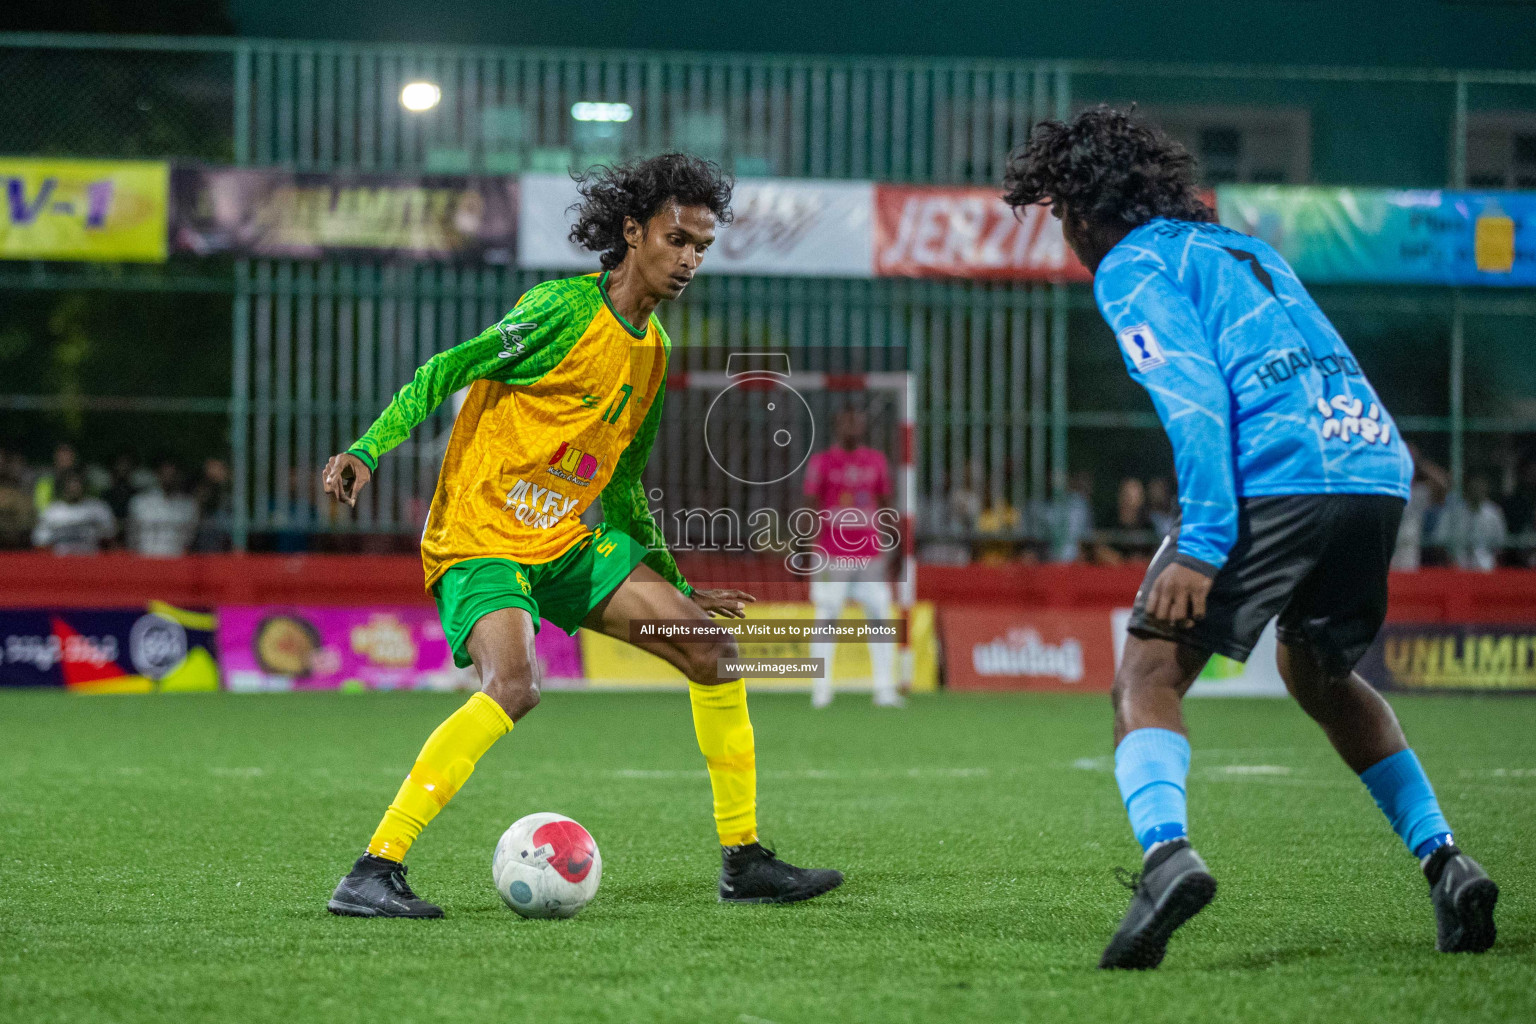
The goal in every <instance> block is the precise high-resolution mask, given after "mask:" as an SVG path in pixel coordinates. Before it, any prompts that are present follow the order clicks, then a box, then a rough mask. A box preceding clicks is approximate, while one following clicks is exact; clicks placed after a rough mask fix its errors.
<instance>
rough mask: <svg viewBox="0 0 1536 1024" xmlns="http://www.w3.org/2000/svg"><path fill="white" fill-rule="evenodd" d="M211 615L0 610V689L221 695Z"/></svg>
mask: <svg viewBox="0 0 1536 1024" xmlns="http://www.w3.org/2000/svg"><path fill="white" fill-rule="evenodd" d="M214 626H215V624H214V617H213V616H212V615H210V614H208V613H206V612H194V611H186V610H184V609H180V608H172V607H171V606H169V605H165V604H160V603H158V602H153V603H151V604H150V605H149V606H148V607H147V608H145V609H143V610H136V609H131V608H130V609H121V608H113V609H106V610H91V609H75V608H68V609H42V610H36V609H26V610H17V611H10V610H0V686H55V687H66V688H68V689H70V690H73V691H76V692H80V693H151V692H154V691H156V690H159V691H162V692H166V693H170V692H194V691H203V690H217V689H218V688H219V669H218V662H217V659H216V657H215V651H216V648H215V646H214Z"/></svg>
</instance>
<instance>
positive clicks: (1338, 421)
mask: <svg viewBox="0 0 1536 1024" xmlns="http://www.w3.org/2000/svg"><path fill="white" fill-rule="evenodd" d="M1317 411H1318V412H1319V413H1321V414H1322V417H1323V423H1322V427H1321V428H1320V429H1321V430H1322V434H1323V440H1325V441H1326V440H1329V439H1331V438H1338V439H1339V440H1340V441H1349V440H1352V439H1353V438H1355V437H1357V436H1358V437H1359V438H1360V440H1362V441H1364V442H1365V443H1366V444H1387V443H1389V442H1390V441H1391V440H1392V421H1391V420H1383V419H1382V418H1381V407H1380V406H1379V405H1377V404H1376V403H1375V402H1372V403H1371V407H1370V408H1369V409H1367V408H1366V407H1365V403H1364V402H1363V401H1361V400H1360V399H1358V398H1351V397H1349V396H1348V395H1334V396H1333V401H1331V402H1330V401H1329V400H1328V399H1326V398H1319V399H1318V400H1317ZM1334 413H1338V414H1339V415H1337V416H1335V415H1334ZM1362 413H1363V414H1364V415H1362Z"/></svg>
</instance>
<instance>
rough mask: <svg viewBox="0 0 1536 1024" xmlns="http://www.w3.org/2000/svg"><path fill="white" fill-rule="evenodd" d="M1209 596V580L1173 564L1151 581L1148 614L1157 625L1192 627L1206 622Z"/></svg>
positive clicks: (1177, 564)
mask: <svg viewBox="0 0 1536 1024" xmlns="http://www.w3.org/2000/svg"><path fill="white" fill-rule="evenodd" d="M1210 592H1211V580H1210V577H1208V576H1205V575H1204V574H1202V573H1199V572H1196V571H1195V570H1194V569H1191V568H1190V567H1189V566H1187V565H1180V564H1179V563H1178V562H1174V563H1172V564H1170V565H1169V566H1168V567H1167V568H1166V569H1164V570H1163V571H1162V572H1160V573H1158V574H1157V579H1155V580H1153V581H1152V593H1150V594H1148V595H1147V614H1148V615H1150V616H1152V617H1153V618H1154V619H1157V620H1159V621H1160V622H1172V623H1174V624H1176V625H1180V626H1191V625H1193V624H1194V623H1195V622H1196V621H1197V620H1199V619H1203V618H1205V598H1206V595H1208V594H1209V593H1210Z"/></svg>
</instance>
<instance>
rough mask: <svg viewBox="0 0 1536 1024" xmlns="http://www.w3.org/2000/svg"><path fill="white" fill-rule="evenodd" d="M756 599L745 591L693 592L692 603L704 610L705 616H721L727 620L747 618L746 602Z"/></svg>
mask: <svg viewBox="0 0 1536 1024" xmlns="http://www.w3.org/2000/svg"><path fill="white" fill-rule="evenodd" d="M756 600H757V598H755V597H753V596H752V595H751V594H749V593H747V592H746V591H745V590H695V591H694V592H693V603H694V604H696V605H698V606H699V607H700V608H702V609H704V613H705V614H706V615H723V616H725V617H726V618H728V619H744V618H746V617H747V602H749V601H756Z"/></svg>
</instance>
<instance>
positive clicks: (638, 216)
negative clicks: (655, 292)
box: [571, 153, 736, 270]
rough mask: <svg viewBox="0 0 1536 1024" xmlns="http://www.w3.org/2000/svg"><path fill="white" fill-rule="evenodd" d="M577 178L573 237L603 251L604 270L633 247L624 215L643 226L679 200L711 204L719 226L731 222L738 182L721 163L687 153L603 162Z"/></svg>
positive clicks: (702, 204)
mask: <svg viewBox="0 0 1536 1024" xmlns="http://www.w3.org/2000/svg"><path fill="white" fill-rule="evenodd" d="M572 177H573V178H574V179H575V180H576V187H577V188H579V189H580V190H581V202H579V203H577V204H575V205H574V206H572V207H571V210H573V211H575V212H576V223H575V225H574V226H572V228H571V241H573V242H575V243H576V244H577V245H579V246H581V247H582V248H584V249H588V250H590V251H592V252H600V253H602V254H603V256H602V264H603V269H604V270H612V269H613V268H614V267H616V266H618V265H619V264H620V263H622V262H624V254H625V253H626V252H628V250H629V246H628V244H627V243H626V242H625V241H624V218H625V217H633V218H635V220H636V221H638V222H639V223H640V224H642V225H644V224H647V223H649V222H650V219H651V218H652V217H654V216H656V213H657V212H658V211H659V210H660V209H661V208H662V207H663V206H665V205H666V204H667V203H668V202H670V201H672V200H676V201H677V203H678V205H679V206H705V207H708V208H709V210H710V212H712V213H713V214H714V215H715V220H716V222H718V223H720V224H729V223H730V222H731V192H732V191H733V190H734V189H735V187H736V182H735V180H734V179H733V178H732V177H731V176H730V175H729V174H727V173H726V172H725V171H723V170H721V168H720V165H719V164H717V163H714V162H713V161H710V160H702V159H700V158H699V157H696V156H689V155H688V154H686V153H664V154H662V155H661V156H653V157H650V158H649V159H645V160H633V161H630V162H629V163H626V164H615V165H613V166H603V165H599V166H597V167H593V168H591V169H590V170H588V171H586V172H585V173H583V174H573V175H572Z"/></svg>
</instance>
